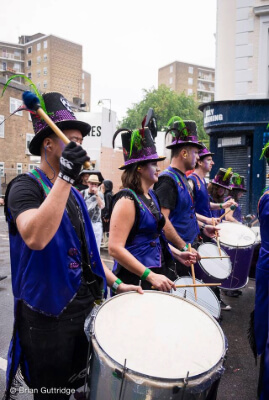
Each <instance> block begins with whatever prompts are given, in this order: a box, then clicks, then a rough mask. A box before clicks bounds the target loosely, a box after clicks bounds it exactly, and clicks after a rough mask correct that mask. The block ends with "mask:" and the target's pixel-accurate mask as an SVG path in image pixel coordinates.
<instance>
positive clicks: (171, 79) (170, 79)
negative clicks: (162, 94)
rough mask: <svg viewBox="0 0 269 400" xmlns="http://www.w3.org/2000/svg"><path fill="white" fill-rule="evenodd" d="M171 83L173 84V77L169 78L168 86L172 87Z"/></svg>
mask: <svg viewBox="0 0 269 400" xmlns="http://www.w3.org/2000/svg"><path fill="white" fill-rule="evenodd" d="M172 83H173V77H172V76H171V77H170V78H169V85H172Z"/></svg>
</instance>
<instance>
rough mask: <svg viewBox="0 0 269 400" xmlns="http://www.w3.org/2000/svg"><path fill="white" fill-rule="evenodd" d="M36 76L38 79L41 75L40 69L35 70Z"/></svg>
mask: <svg viewBox="0 0 269 400" xmlns="http://www.w3.org/2000/svg"><path fill="white" fill-rule="evenodd" d="M36 75H37V77H38V78H40V75H41V71H40V69H38V70H37V72H36Z"/></svg>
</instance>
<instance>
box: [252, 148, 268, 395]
mask: <svg viewBox="0 0 269 400" xmlns="http://www.w3.org/2000/svg"><path fill="white" fill-rule="evenodd" d="M268 149H269V144H268V143H267V145H266V146H265V148H264V149H263V152H262V155H263V156H264V157H265V158H266V161H267V164H268V165H269V151H268ZM258 217H259V221H260V232H261V249H260V253H259V259H258V263H257V266H256V297H255V312H254V328H255V341H256V348H257V354H258V355H259V356H261V359H260V377H259V385H258V396H259V400H267V399H269V346H268V340H269V321H268V315H269V293H268V287H269V230H268V226H269V187H267V189H266V191H265V192H264V193H263V195H262V196H261V198H260V200H259V203H258Z"/></svg>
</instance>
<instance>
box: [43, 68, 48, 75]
mask: <svg viewBox="0 0 269 400" xmlns="http://www.w3.org/2000/svg"><path fill="white" fill-rule="evenodd" d="M43 75H48V68H47V67H44V68H43Z"/></svg>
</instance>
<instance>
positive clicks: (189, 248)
mask: <svg viewBox="0 0 269 400" xmlns="http://www.w3.org/2000/svg"><path fill="white" fill-rule="evenodd" d="M188 251H189V252H191V244H190V243H189V244H188ZM191 276H192V281H193V285H194V286H193V290H194V296H195V300H196V301H197V290H196V286H195V285H196V284H195V274H194V266H193V264H191Z"/></svg>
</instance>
